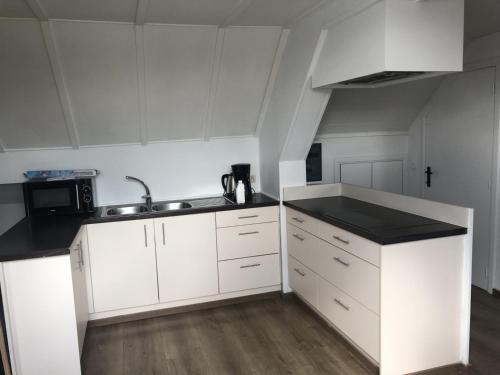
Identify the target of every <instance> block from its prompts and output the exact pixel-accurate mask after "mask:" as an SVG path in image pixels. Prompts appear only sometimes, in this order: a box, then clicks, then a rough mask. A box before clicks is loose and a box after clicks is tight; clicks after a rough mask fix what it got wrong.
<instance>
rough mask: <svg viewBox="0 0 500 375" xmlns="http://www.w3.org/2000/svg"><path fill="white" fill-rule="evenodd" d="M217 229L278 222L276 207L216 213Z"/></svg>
mask: <svg viewBox="0 0 500 375" xmlns="http://www.w3.org/2000/svg"><path fill="white" fill-rule="evenodd" d="M215 217H216V220H217V228H224V227H234V226H237V225H247V224H259V223H269V222H272V221H278V206H272V207H258V208H247V209H243V210H231V211H221V212H217V213H216V215H215Z"/></svg>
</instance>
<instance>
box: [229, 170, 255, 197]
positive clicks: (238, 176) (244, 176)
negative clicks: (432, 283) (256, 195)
mask: <svg viewBox="0 0 500 375" xmlns="http://www.w3.org/2000/svg"><path fill="white" fill-rule="evenodd" d="M231 169H232V171H233V177H234V182H235V183H236V184H238V181H241V182H242V183H243V185H244V186H245V200H246V201H247V202H248V201H250V200H251V199H252V195H253V192H252V184H251V183H250V164H233V165H231Z"/></svg>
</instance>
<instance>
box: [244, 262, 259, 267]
mask: <svg viewBox="0 0 500 375" xmlns="http://www.w3.org/2000/svg"><path fill="white" fill-rule="evenodd" d="M259 266H260V263H255V264H248V265H246V266H240V268H252V267H259Z"/></svg>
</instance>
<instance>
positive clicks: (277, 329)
mask: <svg viewBox="0 0 500 375" xmlns="http://www.w3.org/2000/svg"><path fill="white" fill-rule="evenodd" d="M82 361H83V369H84V374H85V375H99V374H106V375H118V374H119V375H148V374H190V375H191V374H217V375H223V374H231V375H237V374H342V375H351V374H352V375H365V374H376V373H377V370H376V368H375V367H374V366H372V365H371V364H370V363H368V362H367V361H366V360H365V359H364V358H363V357H361V356H360V355H359V354H358V353H357V352H356V351H353V350H352V349H351V348H350V346H349V345H348V344H346V343H345V341H344V340H343V339H342V338H341V337H340V336H339V335H338V334H336V333H335V332H334V331H333V330H332V329H330V328H329V327H328V326H327V325H326V323H324V322H323V321H322V320H321V319H319V318H318V317H316V316H315V314H314V313H312V312H311V311H310V310H309V309H308V308H307V307H306V306H304V305H303V304H302V302H300V301H298V300H297V299H296V298H293V297H292V298H290V297H287V298H279V297H278V298H272V299H267V300H262V301H253V302H248V303H244V304H239V305H234V306H225V307H220V308H214V309H210V310H204V311H196V312H189V313H183V314H178V315H171V316H166V317H160V318H154V319H148V320H142V321H137V322H130V323H122V324H117V325H112V326H106V327H94V328H90V329H89V330H88V333H87V338H86V342H85V348H84V355H83V360H82ZM471 362H472V366H471V367H470V368H468V369H466V370H444V371H437V372H434V374H436V375H437V374H439V375H454V374H474V375H479V374H485V375H490V374H491V375H494V374H500V299H499V298H495V297H491V296H489V295H488V294H486V293H484V292H482V291H480V290H478V289H475V290H474V291H473V313H472V333H471Z"/></svg>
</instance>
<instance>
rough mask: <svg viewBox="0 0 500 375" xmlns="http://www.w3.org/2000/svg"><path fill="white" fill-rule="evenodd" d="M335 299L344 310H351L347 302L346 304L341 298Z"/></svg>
mask: <svg viewBox="0 0 500 375" xmlns="http://www.w3.org/2000/svg"><path fill="white" fill-rule="evenodd" d="M333 300H334V301H335V303H336V304H337V305H339V306H341V307H342V308H343V309H344V310H347V311H349V310H350V309H351V308H350V307H349V306H347V305H346V304H344V303H343V302H342V301H341V300H339V299H337V298H334V299H333Z"/></svg>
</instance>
